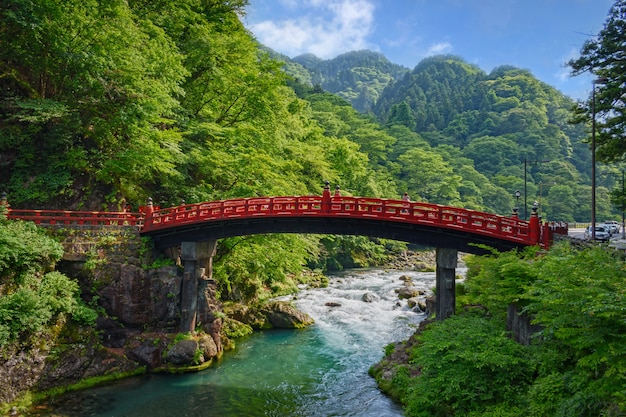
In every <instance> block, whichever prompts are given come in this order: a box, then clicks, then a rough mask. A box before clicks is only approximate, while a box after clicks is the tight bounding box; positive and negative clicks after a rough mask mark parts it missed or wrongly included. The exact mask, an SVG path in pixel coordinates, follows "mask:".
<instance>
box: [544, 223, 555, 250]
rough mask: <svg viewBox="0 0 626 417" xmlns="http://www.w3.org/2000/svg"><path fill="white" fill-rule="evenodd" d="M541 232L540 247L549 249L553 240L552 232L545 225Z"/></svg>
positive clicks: (548, 226) (547, 225) (550, 228)
mask: <svg viewBox="0 0 626 417" xmlns="http://www.w3.org/2000/svg"><path fill="white" fill-rule="evenodd" d="M541 228H542V230H541V247H542V248H544V249H548V248H550V246H552V241H553V239H554V236H553V235H554V230H553V229H552V227H550V224H548V223H545V224H543V225H542V227H541Z"/></svg>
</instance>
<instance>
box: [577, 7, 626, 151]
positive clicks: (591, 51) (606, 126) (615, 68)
mask: <svg viewBox="0 0 626 417" xmlns="http://www.w3.org/2000/svg"><path fill="white" fill-rule="evenodd" d="M625 13H626V1H624V0H616V1H615V3H614V4H613V6H612V7H611V9H610V10H609V12H608V16H607V19H606V21H605V24H604V28H603V29H602V30H601V31H600V33H598V35H597V36H594V37H591V38H589V39H588V40H587V41H585V43H584V44H583V47H582V49H581V51H580V57H578V58H576V59H572V60H570V61H569V63H568V64H569V66H570V67H571V68H572V73H573V74H574V75H579V74H584V73H590V74H594V75H595V76H597V79H598V80H602V79H603V82H602V83H604V84H606V85H601V84H600V83H598V85H597V86H596V85H595V84H594V85H593V88H594V89H595V90H596V91H595V92H592V94H591V97H590V98H589V100H587V102H586V103H585V105H584V107H582V103H580V104H579V107H578V109H577V116H578V117H576V120H577V121H579V122H581V121H586V122H588V121H590V120H591V118H592V117H593V115H594V113H595V114H596V123H597V126H596V132H597V136H596V147H597V152H596V153H597V157H598V159H599V160H603V161H609V162H617V161H620V160H622V159H623V156H624V154H625V153H626V146H625V145H624V131H625V128H626V113H625V111H624V93H625V92H626V90H625V88H626V87H625V84H624V82H625V81H626V74H624V69H623V67H622V64H621V61H622V59H621V55H622V54H623V51H624V48H625V47H626V30H625V29H626V23H625V21H624V14H625ZM594 93H595V94H594Z"/></svg>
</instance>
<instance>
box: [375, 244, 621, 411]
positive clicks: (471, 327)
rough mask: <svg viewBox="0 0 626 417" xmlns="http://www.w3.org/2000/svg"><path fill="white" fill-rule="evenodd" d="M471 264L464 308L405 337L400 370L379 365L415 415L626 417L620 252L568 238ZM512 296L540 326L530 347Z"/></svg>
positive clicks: (386, 384)
mask: <svg viewBox="0 0 626 417" xmlns="http://www.w3.org/2000/svg"><path fill="white" fill-rule="evenodd" d="M467 263H468V268H469V269H468V275H467V279H466V281H465V283H464V284H459V287H460V288H459V297H458V299H457V315H456V316H454V317H452V318H450V319H447V320H444V321H442V322H437V321H435V322H431V323H430V324H428V325H427V326H426V327H425V328H424V329H423V330H422V331H420V332H418V333H416V335H414V336H413V338H412V339H411V340H410V341H408V342H406V343H405V348H407V356H406V358H408V360H407V362H408V363H398V364H396V367H395V369H394V371H393V377H392V378H387V379H386V380H383V379H382V372H380V371H376V368H372V373H373V374H374V376H376V377H377V379H378V380H379V382H380V383H381V387H383V388H384V389H385V390H386V391H387V392H390V393H392V394H393V395H394V396H395V397H396V398H397V399H398V400H399V401H401V402H402V404H403V405H404V406H405V410H406V415H407V416H415V417H426V416H428V417H438V416H441V417H443V416H481V417H485V416H499V417H502V416H505V417H506V416H509V417H518V416H519V417H521V416H537V417H539V416H541V417H544V416H558V417H573V416H589V417H591V416H623V415H626V343H625V342H626V340H625V339H626V322H625V320H624V318H625V316H624V311H626V298H625V294H626V283H625V280H624V278H625V275H626V272H625V270H624V262H623V258H622V257H621V256H620V255H619V254H618V253H616V252H613V251H610V250H609V251H607V250H605V249H602V248H591V249H585V250H577V249H573V248H571V247H570V246H569V245H567V244H560V245H557V246H555V247H554V248H553V249H552V250H550V251H549V252H548V253H545V254H540V253H537V252H536V249H533V250H527V251H525V252H523V253H513V252H511V253H502V254H494V255H493V256H486V257H470V258H469V259H468V260H467ZM510 304H516V305H517V306H518V308H520V309H521V311H522V312H523V314H526V315H528V316H529V317H531V318H532V323H533V324H535V325H537V326H538V328H539V329H540V330H539V331H538V332H536V333H534V335H533V338H532V341H531V343H530V344H529V345H523V344H520V343H517V342H515V341H514V340H513V339H512V337H511V334H510V333H509V332H508V331H507V330H506V317H507V307H508V306H509V305H510ZM476 306H480V307H481V308H476ZM398 348H399V347H397V346H396V347H395V349H398ZM393 350H394V347H392V346H390V347H389V348H388V351H387V353H388V355H392V354H393Z"/></svg>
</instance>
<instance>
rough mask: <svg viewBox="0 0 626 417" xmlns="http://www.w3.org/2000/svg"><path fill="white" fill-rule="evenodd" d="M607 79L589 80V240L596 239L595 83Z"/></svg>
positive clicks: (602, 82) (604, 81)
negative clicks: (590, 87)
mask: <svg viewBox="0 0 626 417" xmlns="http://www.w3.org/2000/svg"><path fill="white" fill-rule="evenodd" d="M607 81H608V80H607V79H606V78H597V79H595V80H593V81H592V82H591V86H592V89H591V240H596V85H597V84H606V83H607Z"/></svg>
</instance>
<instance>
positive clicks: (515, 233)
mask: <svg viewBox="0 0 626 417" xmlns="http://www.w3.org/2000/svg"><path fill="white" fill-rule="evenodd" d="M258 216H263V217H282V216H299V217H308V216H320V217H350V218H363V219H378V220H386V221H390V222H403V223H410V224H416V225H424V226H432V227H440V228H446V229H452V230H467V231H468V232H471V233H475V234H480V235H485V236H492V237H494V238H499V239H504V240H508V241H511V242H517V243H521V244H524V245H537V244H542V245H544V246H545V245H548V244H549V242H550V241H551V236H546V235H547V234H552V233H561V234H567V224H565V223H559V224H555V225H553V224H551V225H550V226H549V227H542V228H543V230H539V228H540V227H541V225H540V226H537V230H532V227H533V226H534V225H533V224H532V223H533V222H529V221H525V220H520V219H519V218H517V217H506V216H500V215H497V214H490V213H483V212H479V211H474V210H467V209H463V208H458V207H449V206H442V205H438V204H429V203H422V202H408V201H402V200H388V199H379V198H366V197H338V196H333V197H332V198H330V202H329V196H327V195H326V196H305V197H254V198H240V199H232V200H221V201H211V202H205V203H198V204H185V205H181V206H177V207H170V208H159V207H152V206H151V205H150V206H149V208H148V209H145V208H144V210H141V211H140V212H139V213H126V212H89V211H54V210H14V209H11V208H9V214H8V218H10V219H22V220H29V221H33V222H35V223H37V224H49V225H55V224H57V225H101V226H138V227H140V228H141V230H142V231H143V232H148V231H157V230H164V229H170V228H176V227H179V226H183V225H192V224H194V223H198V224H199V223H203V222H210V221H216V220H225V219H237V218H251V217H258ZM535 223H536V222H535ZM542 235H543V236H542Z"/></svg>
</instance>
